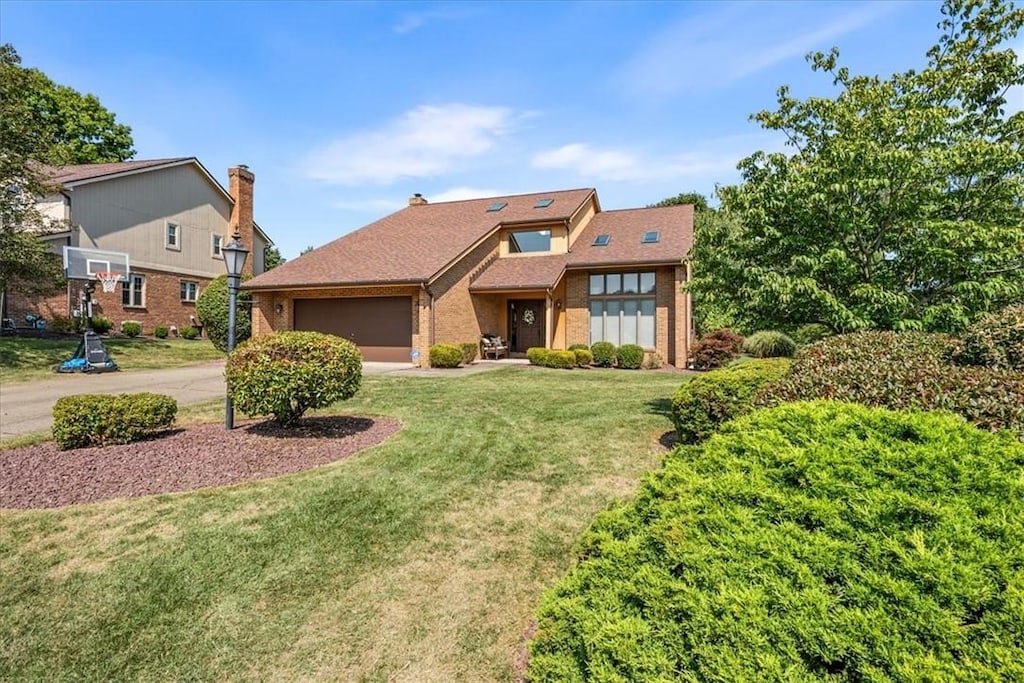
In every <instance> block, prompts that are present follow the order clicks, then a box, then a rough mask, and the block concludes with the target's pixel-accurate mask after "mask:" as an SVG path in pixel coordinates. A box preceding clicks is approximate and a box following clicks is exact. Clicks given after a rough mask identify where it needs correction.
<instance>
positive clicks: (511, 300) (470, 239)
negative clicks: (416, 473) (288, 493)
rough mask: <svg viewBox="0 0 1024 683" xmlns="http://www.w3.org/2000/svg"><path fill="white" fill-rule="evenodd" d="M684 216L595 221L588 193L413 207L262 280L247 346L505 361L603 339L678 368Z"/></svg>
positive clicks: (687, 312) (684, 309) (389, 357)
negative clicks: (281, 341) (325, 336)
mask: <svg viewBox="0 0 1024 683" xmlns="http://www.w3.org/2000/svg"><path fill="white" fill-rule="evenodd" d="M692 244H693V207H692V206H672V207H663V208H647V209H627V210H621V211H602V210H601V207H600V204H599V202H598V198H597V192H596V191H595V190H593V189H589V188H587V189H578V190H564V191H558V192H544V193H537V194H525V195H516V196H509V197H493V198H488V199H473V200H467V201H455V202H443V203H437V204H430V203H428V202H427V200H426V199H424V198H423V197H421V196H419V195H416V196H414V197H413V198H412V199H410V200H409V206H408V207H406V208H404V209H402V210H401V211H398V212H396V213H394V214H391V215H390V216H386V217H384V218H382V219H380V220H378V221H376V222H374V223H371V224H370V225H367V226H366V227H363V228H361V229H359V230H357V231H355V232H352V233H350V234H347V235H345V236H343V237H341V238H339V239H337V240H335V241H333V242H330V243H328V244H326V245H324V246H322V247H320V248H318V249H315V250H313V251H311V252H309V253H307V254H304V255H302V256H300V257H299V258H297V259H294V260H292V261H289V262H288V263H285V264H283V265H282V266H280V267H278V268H275V269H274V270H272V271H269V272H267V273H264V274H263V275H261V276H259V277H256V278H254V279H252V280H250V281H248V282H247V283H245V284H244V285H243V288H245V289H248V290H251V291H252V293H253V334H254V336H257V335H261V334H267V333H269V332H271V331H276V330H292V329H295V330H317V331H322V332H329V333H332V334H336V335H338V336H342V337H345V338H347V339H351V340H353V341H354V342H355V343H356V344H358V345H359V347H360V349H361V350H362V352H363V355H364V357H365V358H366V359H367V360H385V361H403V360H404V361H408V360H409V359H410V352H411V351H413V350H417V351H419V354H420V357H421V358H423V359H426V358H427V355H428V349H429V348H430V346H431V345H433V344H436V343H452V344H458V343H461V342H476V341H478V340H479V339H480V337H481V335H482V334H484V333H490V334H497V335H500V336H501V337H503V338H505V339H507V340H508V342H509V344H510V348H511V351H512V352H513V353H524V352H525V351H526V349H528V348H530V347H534V346H543V347H547V348H552V349H564V348H567V347H568V346H569V345H571V344H588V345H589V344H592V343H593V342H596V341H600V340H606V341H610V342H613V343H614V344H616V345H619V344H625V343H637V344H640V345H641V346H643V347H645V348H646V349H648V350H649V351H651V352H656V353H658V354H659V355H660V356H661V358H662V359H663V360H665V361H666V362H668V363H671V364H673V365H676V366H680V367H681V366H685V364H686V360H687V356H688V353H689V348H690V344H691V340H692V338H693V332H692V330H693V325H692V311H691V302H690V297H689V295H688V294H686V293H683V292H681V291H680V288H681V287H682V286H683V284H684V283H685V282H686V281H687V279H688V277H689V266H688V263H687V261H686V259H687V256H688V254H689V251H690V248H691V246H692Z"/></svg>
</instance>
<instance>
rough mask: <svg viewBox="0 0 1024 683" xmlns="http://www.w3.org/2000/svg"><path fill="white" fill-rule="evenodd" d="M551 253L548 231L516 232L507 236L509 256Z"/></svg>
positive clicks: (549, 233)
mask: <svg viewBox="0 0 1024 683" xmlns="http://www.w3.org/2000/svg"><path fill="white" fill-rule="evenodd" d="M545 251H551V231H550V230H516V231H515V232H510V233H509V235H508V252H509V253H510V254H528V253H533V252H545Z"/></svg>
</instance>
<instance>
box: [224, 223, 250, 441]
mask: <svg viewBox="0 0 1024 683" xmlns="http://www.w3.org/2000/svg"><path fill="white" fill-rule="evenodd" d="M241 239H242V236H241V235H240V234H238V230H235V234H234V235H232V236H231V241H230V242H228V243H227V244H225V245H224V246H222V247H221V248H220V251H221V253H222V254H223V255H224V266H225V267H226V268H227V269H228V353H231V350H232V349H234V348H235V309H236V308H237V307H238V285H239V281H240V280H241V278H242V267H243V266H244V265H245V257H246V256H248V255H249V250H248V249H246V248H245V247H244V246H242V243H241V241H240V240H241ZM224 427H225V428H226V429H234V428H235V406H234V403H233V402H232V400H231V387H227V388H226V393H225V398H224Z"/></svg>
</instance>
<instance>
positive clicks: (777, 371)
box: [672, 358, 790, 443]
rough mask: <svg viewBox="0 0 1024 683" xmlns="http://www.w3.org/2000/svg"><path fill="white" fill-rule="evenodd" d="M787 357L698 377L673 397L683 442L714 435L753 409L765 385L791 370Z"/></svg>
mask: <svg viewBox="0 0 1024 683" xmlns="http://www.w3.org/2000/svg"><path fill="white" fill-rule="evenodd" d="M789 366H790V361H789V360H788V359H785V358H771V359H765V360H755V361H750V362H749V363H743V364H742V365H734V366H731V367H728V368H722V369H720V370H712V371H711V372H709V373H707V374H706V375H700V376H699V377H694V378H693V379H692V380H690V381H689V382H686V383H685V384H683V385H682V386H680V387H679V389H677V390H676V393H675V394H674V395H673V396H672V423H673V424H674V425H675V427H676V437H677V438H678V440H679V442H680V443H696V442H698V441H701V440H703V439H706V438H708V437H709V436H711V435H712V434H713V433H714V432H715V430H717V429H718V428H719V426H721V425H722V423H723V422H726V421H728V420H731V419H733V418H734V417H738V416H740V415H743V414H745V413H748V412H750V411H751V410H752V409H753V407H754V397H755V396H756V395H757V392H758V391H759V390H760V389H762V388H763V387H766V386H768V385H769V384H771V383H772V382H776V381H778V380H779V379H780V378H782V377H783V376H784V375H785V374H786V372H787V371H788V370H789Z"/></svg>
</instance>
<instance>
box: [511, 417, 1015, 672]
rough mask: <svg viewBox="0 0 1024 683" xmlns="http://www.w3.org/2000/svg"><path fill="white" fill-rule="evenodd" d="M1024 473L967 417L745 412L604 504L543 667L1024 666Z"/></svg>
mask: <svg viewBox="0 0 1024 683" xmlns="http://www.w3.org/2000/svg"><path fill="white" fill-rule="evenodd" d="M1022 474H1024V445H1022V444H1019V443H1017V442H1015V441H1014V440H1012V439H1011V438H1009V437H1008V436H1006V435H993V434H989V433H986V432H983V431H981V430H978V429H975V428H973V427H971V426H969V425H967V424H965V423H964V422H963V420H961V419H960V418H958V417H956V416H953V415H948V414H941V413H930V414H929V413H906V412H904V413H899V412H891V411H888V410H884V409H877V408H876V409H869V408H865V407H863V406H857V405H851V404H841V403H837V402H819V403H796V404H787V405H783V406H779V407H777V408H773V409H770V410H762V411H757V412H754V413H751V414H749V415H747V416H744V417H741V418H739V419H737V420H734V421H733V422H731V423H729V424H727V425H725V426H724V427H723V428H722V431H721V432H719V433H718V434H716V435H714V436H712V437H711V438H710V439H709V440H707V441H706V442H704V443H703V444H702V445H700V446H686V447H681V448H679V449H677V450H676V451H675V452H674V453H673V454H672V455H671V456H670V457H669V459H668V460H667V462H666V465H665V467H664V469H663V470H661V471H659V472H657V473H655V474H654V475H651V476H650V477H649V478H648V479H647V480H646V482H645V484H644V485H643V487H642V489H641V491H640V493H639V494H638V496H637V498H636V500H635V501H634V502H632V503H630V504H628V505H623V506H620V507H618V508H615V509H612V510H610V511H607V512H604V513H602V514H601V515H599V516H598V518H597V519H596V520H595V522H594V524H593V526H592V527H591V529H590V530H589V531H588V532H587V533H586V534H585V536H584V538H583V540H582V542H581V544H582V545H581V550H580V553H579V561H578V563H577V565H576V566H575V567H574V568H573V569H572V570H571V571H570V573H569V574H568V575H567V576H566V577H565V578H564V579H563V580H561V581H560V582H559V583H558V584H557V585H556V586H555V587H554V588H553V589H552V590H550V591H549V592H548V593H547V594H546V595H545V596H544V597H543V598H542V604H541V608H540V611H539V618H538V622H539V626H538V630H537V632H536V635H535V636H534V638H533V640H532V642H531V644H530V651H531V660H530V664H529V669H528V672H527V673H528V676H529V679H530V680H531V681H559V682H560V683H561V682H573V681H835V682H840V681H1020V680H1024V657H1022V656H1021V643H1022V642H1024V477H1022Z"/></svg>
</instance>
